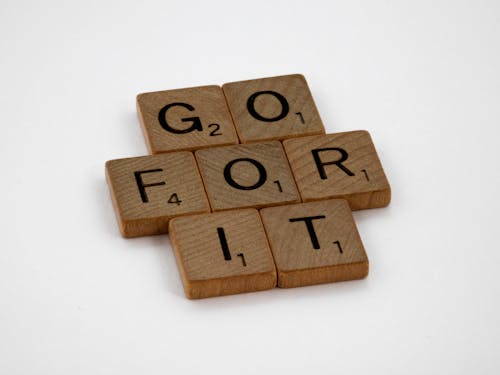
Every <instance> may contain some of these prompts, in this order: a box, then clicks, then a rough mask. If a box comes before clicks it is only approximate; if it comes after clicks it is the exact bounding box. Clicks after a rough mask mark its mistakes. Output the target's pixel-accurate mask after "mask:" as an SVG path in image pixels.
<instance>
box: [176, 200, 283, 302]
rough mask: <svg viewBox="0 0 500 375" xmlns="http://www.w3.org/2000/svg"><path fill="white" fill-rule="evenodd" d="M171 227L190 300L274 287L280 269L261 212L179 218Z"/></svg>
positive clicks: (236, 211)
mask: <svg viewBox="0 0 500 375" xmlns="http://www.w3.org/2000/svg"><path fill="white" fill-rule="evenodd" d="M169 227H170V228H169V232H170V238H171V240H172V248H173V249H174V254H175V257H176V260H177V265H178V267H179V272H180V274H181V278H182V281H183V284H184V290H185V292H186V296H187V297H188V298H205V297H214V296H223V295H227V294H235V293H244V292H255V291H259V290H265V289H271V288H274V287H275V286H276V268H275V266H274V262H273V257H272V255H271V251H270V249H269V244H268V242H267V238H266V233H265V232H264V228H263V226H262V221H261V219H260V216H259V213H258V211H257V210H255V209H245V210H232V211H227V212H216V213H211V214H204V215H195V216H189V217H180V218H175V219H172V220H171V221H170V224H169Z"/></svg>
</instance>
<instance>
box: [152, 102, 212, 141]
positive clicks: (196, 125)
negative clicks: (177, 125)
mask: <svg viewBox="0 0 500 375" xmlns="http://www.w3.org/2000/svg"><path fill="white" fill-rule="evenodd" d="M172 107H183V108H186V109H187V110H189V111H194V107H193V106H192V105H189V104H187V103H170V104H167V105H166V106H165V107H163V108H162V109H160V112H159V113H158V121H159V122H160V125H161V127H162V128H163V129H165V130H166V131H169V132H171V133H174V134H184V133H190V132H192V131H194V130H198V131H200V132H201V131H202V130H203V127H202V126H201V120H200V118H199V117H186V118H183V119H181V121H182V122H190V121H191V122H192V125H191V126H190V127H189V128H186V129H182V130H179V129H174V128H173V127H171V126H170V125H169V124H168V123H167V118H166V115H167V111H168V110H169V109H170V108H172Z"/></svg>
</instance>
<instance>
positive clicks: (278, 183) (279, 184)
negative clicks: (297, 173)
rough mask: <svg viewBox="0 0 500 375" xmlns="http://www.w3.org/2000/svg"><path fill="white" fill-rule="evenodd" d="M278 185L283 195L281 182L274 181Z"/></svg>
mask: <svg viewBox="0 0 500 375" xmlns="http://www.w3.org/2000/svg"><path fill="white" fill-rule="evenodd" d="M273 182H274V183H275V184H276V185H278V190H279V191H280V193H283V189H282V187H281V183H280V180H276V181H273Z"/></svg>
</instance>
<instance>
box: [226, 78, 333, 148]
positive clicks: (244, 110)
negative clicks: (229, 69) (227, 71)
mask: <svg viewBox="0 0 500 375" xmlns="http://www.w3.org/2000/svg"><path fill="white" fill-rule="evenodd" d="M222 88H223V90H224V94H225V95H226V99H227V102H228V104H229V109H230V110H231V115H232V116H233V121H234V124H235V126H236V130H237V131H238V136H239V138H240V141H241V143H249V142H256V141H265V140H274V139H277V140H281V139H285V138H291V137H298V136H304V135H313V134H324V133H325V128H324V126H323V123H322V122H321V118H320V116H319V113H318V110H317V108H316V105H315V104H314V100H313V98H312V95H311V91H310V90H309V87H308V85H307V82H306V80H305V78H304V76H303V75H301V74H292V75H286V76H279V77H271V78H261V79H253V80H249V81H241V82H231V83H226V84H224V85H223V86H222Z"/></svg>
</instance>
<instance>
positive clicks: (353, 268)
mask: <svg viewBox="0 0 500 375" xmlns="http://www.w3.org/2000/svg"><path fill="white" fill-rule="evenodd" d="M260 214H261V217H262V221H263V223H264V227H265V230H266V233H267V236H268V239H269V243H270V245H271V250H272V252H273V256H274V260H275V263H276V268H277V270H278V286H279V287H281V288H292V287H298V286H305V285H313V284H321V283H328V282H335V281H345V280H353V279H360V278H363V277H365V276H366V275H367V274H368V258H367V256H366V253H365V249H364V247H363V244H362V242H361V238H360V236H359V233H358V230H357V228H356V224H355V223H354V220H353V217H352V213H351V210H350V208H349V205H348V203H347V201H346V200H343V199H334V200H326V201H321V202H310V203H302V204H295V205H288V206H281V207H271V208H264V209H262V210H261V211H260Z"/></svg>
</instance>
